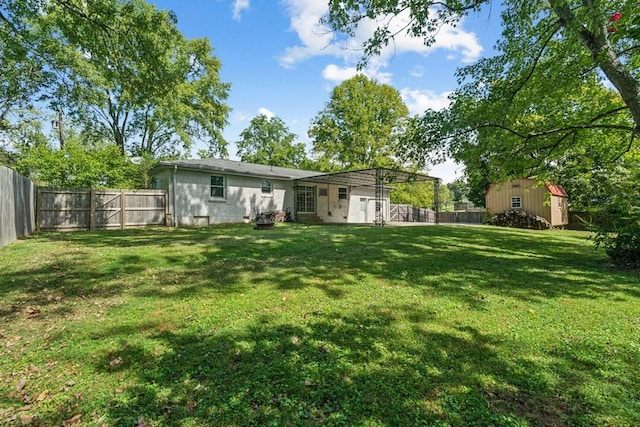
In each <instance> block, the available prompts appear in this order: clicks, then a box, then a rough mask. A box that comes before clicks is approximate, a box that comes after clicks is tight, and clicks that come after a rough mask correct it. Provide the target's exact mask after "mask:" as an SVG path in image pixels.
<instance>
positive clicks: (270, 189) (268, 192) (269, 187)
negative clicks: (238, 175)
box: [260, 179, 273, 197]
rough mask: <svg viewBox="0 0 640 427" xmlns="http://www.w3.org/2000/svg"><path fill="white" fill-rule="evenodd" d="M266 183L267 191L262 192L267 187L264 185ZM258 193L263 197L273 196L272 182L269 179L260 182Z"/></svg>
mask: <svg viewBox="0 0 640 427" xmlns="http://www.w3.org/2000/svg"><path fill="white" fill-rule="evenodd" d="M265 182H266V183H268V184H269V185H268V191H264V190H265V189H266V188H267V186H266V185H264V184H265ZM260 191H261V193H262V195H263V196H265V197H267V196H271V195H272V194H273V182H272V181H271V180H270V179H263V180H262V181H261V182H260Z"/></svg>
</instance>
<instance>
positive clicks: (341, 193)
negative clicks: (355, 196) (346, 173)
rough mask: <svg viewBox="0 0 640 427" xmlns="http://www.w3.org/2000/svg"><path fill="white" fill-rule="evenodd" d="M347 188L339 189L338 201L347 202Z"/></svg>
mask: <svg viewBox="0 0 640 427" xmlns="http://www.w3.org/2000/svg"><path fill="white" fill-rule="evenodd" d="M347 199H348V196H347V188H346V187H338V200H347Z"/></svg>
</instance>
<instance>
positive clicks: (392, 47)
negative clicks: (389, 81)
mask: <svg viewBox="0 0 640 427" xmlns="http://www.w3.org/2000/svg"><path fill="white" fill-rule="evenodd" d="M284 3H285V5H286V8H287V12H288V13H289V16H290V18H291V30H292V31H294V32H295V33H297V35H298V38H299V39H300V44H298V45H296V46H291V47H289V48H287V49H285V51H284V54H283V55H282V56H281V57H280V64H281V65H282V66H284V67H289V68H290V67H293V66H295V64H296V63H298V62H301V61H304V60H307V59H309V58H313V57H316V56H333V57H336V58H341V59H342V60H344V62H345V64H346V65H347V66H351V65H353V64H355V63H356V62H357V61H358V60H359V59H360V58H361V57H362V53H363V52H362V44H363V43H364V42H365V41H366V40H367V39H369V38H370V37H371V35H372V34H373V32H374V31H375V29H376V28H377V26H378V25H379V23H380V22H381V19H377V20H365V21H362V22H361V23H360V25H359V26H358V28H356V30H355V35H354V37H352V38H347V39H345V38H339V37H338V36H337V35H336V34H334V33H332V32H331V31H329V29H328V28H326V27H323V26H322V25H321V24H320V23H319V19H320V18H321V17H322V16H323V15H325V13H326V12H327V10H328V9H327V5H326V2H321V1H317V0H284ZM408 16H409V15H408V12H403V13H401V14H399V15H398V16H395V17H394V16H390V17H387V18H385V21H388V22H390V30H391V31H392V32H394V31H399V34H398V36H397V37H396V38H395V40H394V41H393V42H392V43H390V44H389V46H387V47H385V48H384V49H383V50H382V52H381V54H380V56H379V57H377V58H372V59H371V60H370V64H369V68H370V70H369V71H368V72H367V73H366V74H374V75H375V74H377V72H378V70H379V69H381V68H383V67H384V66H386V65H387V63H388V62H389V60H390V58H392V57H393V56H394V55H398V54H402V53H408V52H414V53H418V54H421V55H428V54H430V53H431V52H433V51H434V50H436V49H445V50H448V51H451V56H452V58H454V59H455V58H460V60H461V61H462V62H473V61H475V60H476V59H478V58H479V57H480V55H481V53H482V51H483V48H482V46H481V45H480V43H479V41H478V38H477V37H476V35H475V33H471V32H467V31H464V30H463V29H461V27H463V25H464V22H461V23H460V24H459V25H458V28H455V27H453V26H451V25H443V26H442V27H441V28H440V29H439V31H438V33H437V34H436V37H435V42H434V43H433V44H432V45H431V46H425V45H424V43H423V40H422V39H421V38H415V37H409V36H408V35H406V34H405V32H404V31H402V27H404V26H405V24H406V22H408V19H409V18H408ZM383 74H384V73H383Z"/></svg>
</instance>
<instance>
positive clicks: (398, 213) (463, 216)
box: [389, 204, 486, 224]
mask: <svg viewBox="0 0 640 427" xmlns="http://www.w3.org/2000/svg"><path fill="white" fill-rule="evenodd" d="M485 216H486V213H485V211H484V210H483V211H466V212H440V213H439V215H438V222H440V223H463V224H482V223H483V221H484V219H485ZM389 217H390V219H389V221H390V222H424V223H428V224H435V223H436V212H435V211H432V210H431V209H424V208H417V207H415V206H411V205H400V204H392V205H390V215H389Z"/></svg>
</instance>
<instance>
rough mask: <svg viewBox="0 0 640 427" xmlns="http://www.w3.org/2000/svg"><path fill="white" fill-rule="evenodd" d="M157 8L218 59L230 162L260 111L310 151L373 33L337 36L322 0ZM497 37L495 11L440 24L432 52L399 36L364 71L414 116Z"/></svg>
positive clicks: (167, 1)
mask: <svg viewBox="0 0 640 427" xmlns="http://www.w3.org/2000/svg"><path fill="white" fill-rule="evenodd" d="M153 3H155V4H156V6H157V7H158V8H159V9H169V10H172V11H173V12H175V13H176V15H177V17H178V27H179V29H180V31H182V33H183V34H184V35H185V36H186V37H187V38H196V37H207V38H209V39H210V41H211V45H212V46H213V48H214V54H215V56H217V57H218V58H219V59H220V60H221V62H222V70H221V72H220V75H221V79H222V81H224V82H228V83H231V91H230V96H229V98H228V100H227V103H228V105H229V106H230V107H231V108H232V109H233V111H232V112H231V114H230V116H229V125H228V126H227V127H226V128H225V130H224V136H225V138H226V139H227V141H228V142H229V143H230V145H229V154H230V157H231V158H232V159H237V156H236V152H237V149H236V146H235V142H236V141H237V140H238V139H239V135H240V133H241V132H242V130H244V129H245V128H246V127H247V126H248V125H249V122H250V120H251V119H252V118H253V117H255V116H256V115H258V114H266V115H275V116H277V117H279V118H280V119H282V120H283V121H284V122H285V123H286V125H287V127H288V128H289V130H291V132H293V133H295V134H296V135H297V136H298V140H299V141H300V142H304V143H305V144H307V147H308V148H309V149H310V147H311V142H310V140H309V138H308V136H307V129H308V128H309V124H310V122H311V120H312V119H313V117H315V115H316V114H317V113H318V112H319V111H320V110H322V109H323V108H324V106H325V104H326V102H327V101H328V100H329V97H330V94H331V90H332V89H333V88H334V87H335V86H336V85H338V84H340V83H341V82H342V81H344V80H346V79H348V78H350V77H353V76H354V75H355V73H356V68H355V66H356V64H357V62H358V60H359V59H360V57H361V52H359V51H358V49H357V48H358V47H359V46H360V43H361V42H362V41H363V40H364V39H366V38H367V36H368V35H370V34H371V31H372V28H373V23H371V24H370V25H365V27H364V28H362V29H361V30H359V31H358V33H357V34H356V37H355V38H354V39H351V40H344V39H342V40H337V39H336V38H335V37H334V36H333V35H332V34H330V33H329V32H328V31H327V30H326V29H325V28H323V27H322V26H321V25H320V24H319V22H318V19H319V18H320V17H321V16H322V15H323V14H324V12H326V10H327V1H326V0H277V1H276V0H181V1H179V0H155V1H153ZM401 18H402V17H400V18H399V19H401ZM399 19H398V18H396V22H400V20H399ZM499 34H500V14H499V10H498V6H496V5H494V6H493V9H489V8H487V9H486V10H484V11H483V12H482V13H481V14H479V15H476V16H471V17H468V18H466V19H465V20H464V21H463V22H462V24H461V25H459V26H458V27H457V28H451V27H445V28H442V29H441V30H440V32H439V33H438V36H437V41H436V44H435V45H433V46H431V47H429V48H426V47H425V46H424V45H423V44H422V41H421V40H418V39H411V38H400V39H398V40H396V43H395V45H394V46H391V47H389V48H388V49H386V50H385V51H384V52H383V53H382V54H381V55H380V57H376V58H373V59H372V60H371V61H370V63H369V65H368V66H367V68H366V69H365V70H363V73H364V74H366V75H367V76H368V77H370V78H374V79H376V80H377V81H379V82H381V83H386V84H389V85H391V86H393V87H395V88H396V89H397V90H398V91H399V92H400V94H401V95H402V98H403V100H404V102H405V103H406V105H407V107H409V110H410V112H411V113H412V114H420V113H421V112H423V111H424V110H425V109H426V108H428V107H429V108H443V107H445V106H446V105H447V95H448V94H449V93H450V92H451V91H453V90H454V89H455V88H456V81H455V77H454V72H455V70H456V69H457V68H459V67H461V66H464V65H468V64H471V63H473V62H475V61H477V60H478V59H479V58H481V57H482V56H486V55H491V54H492V48H493V46H494V44H495V42H496V40H497V37H498V36H499ZM198 148H204V147H198ZM196 150H197V149H196ZM195 152H196V151H195V150H194V153H195ZM430 173H431V174H432V175H435V176H439V177H441V178H442V179H443V180H444V182H450V181H452V180H454V179H455V178H456V177H458V176H460V174H461V167H460V166H456V165H453V164H452V163H450V162H449V163H446V164H444V165H439V166H435V167H432V168H431V170H430Z"/></svg>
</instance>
